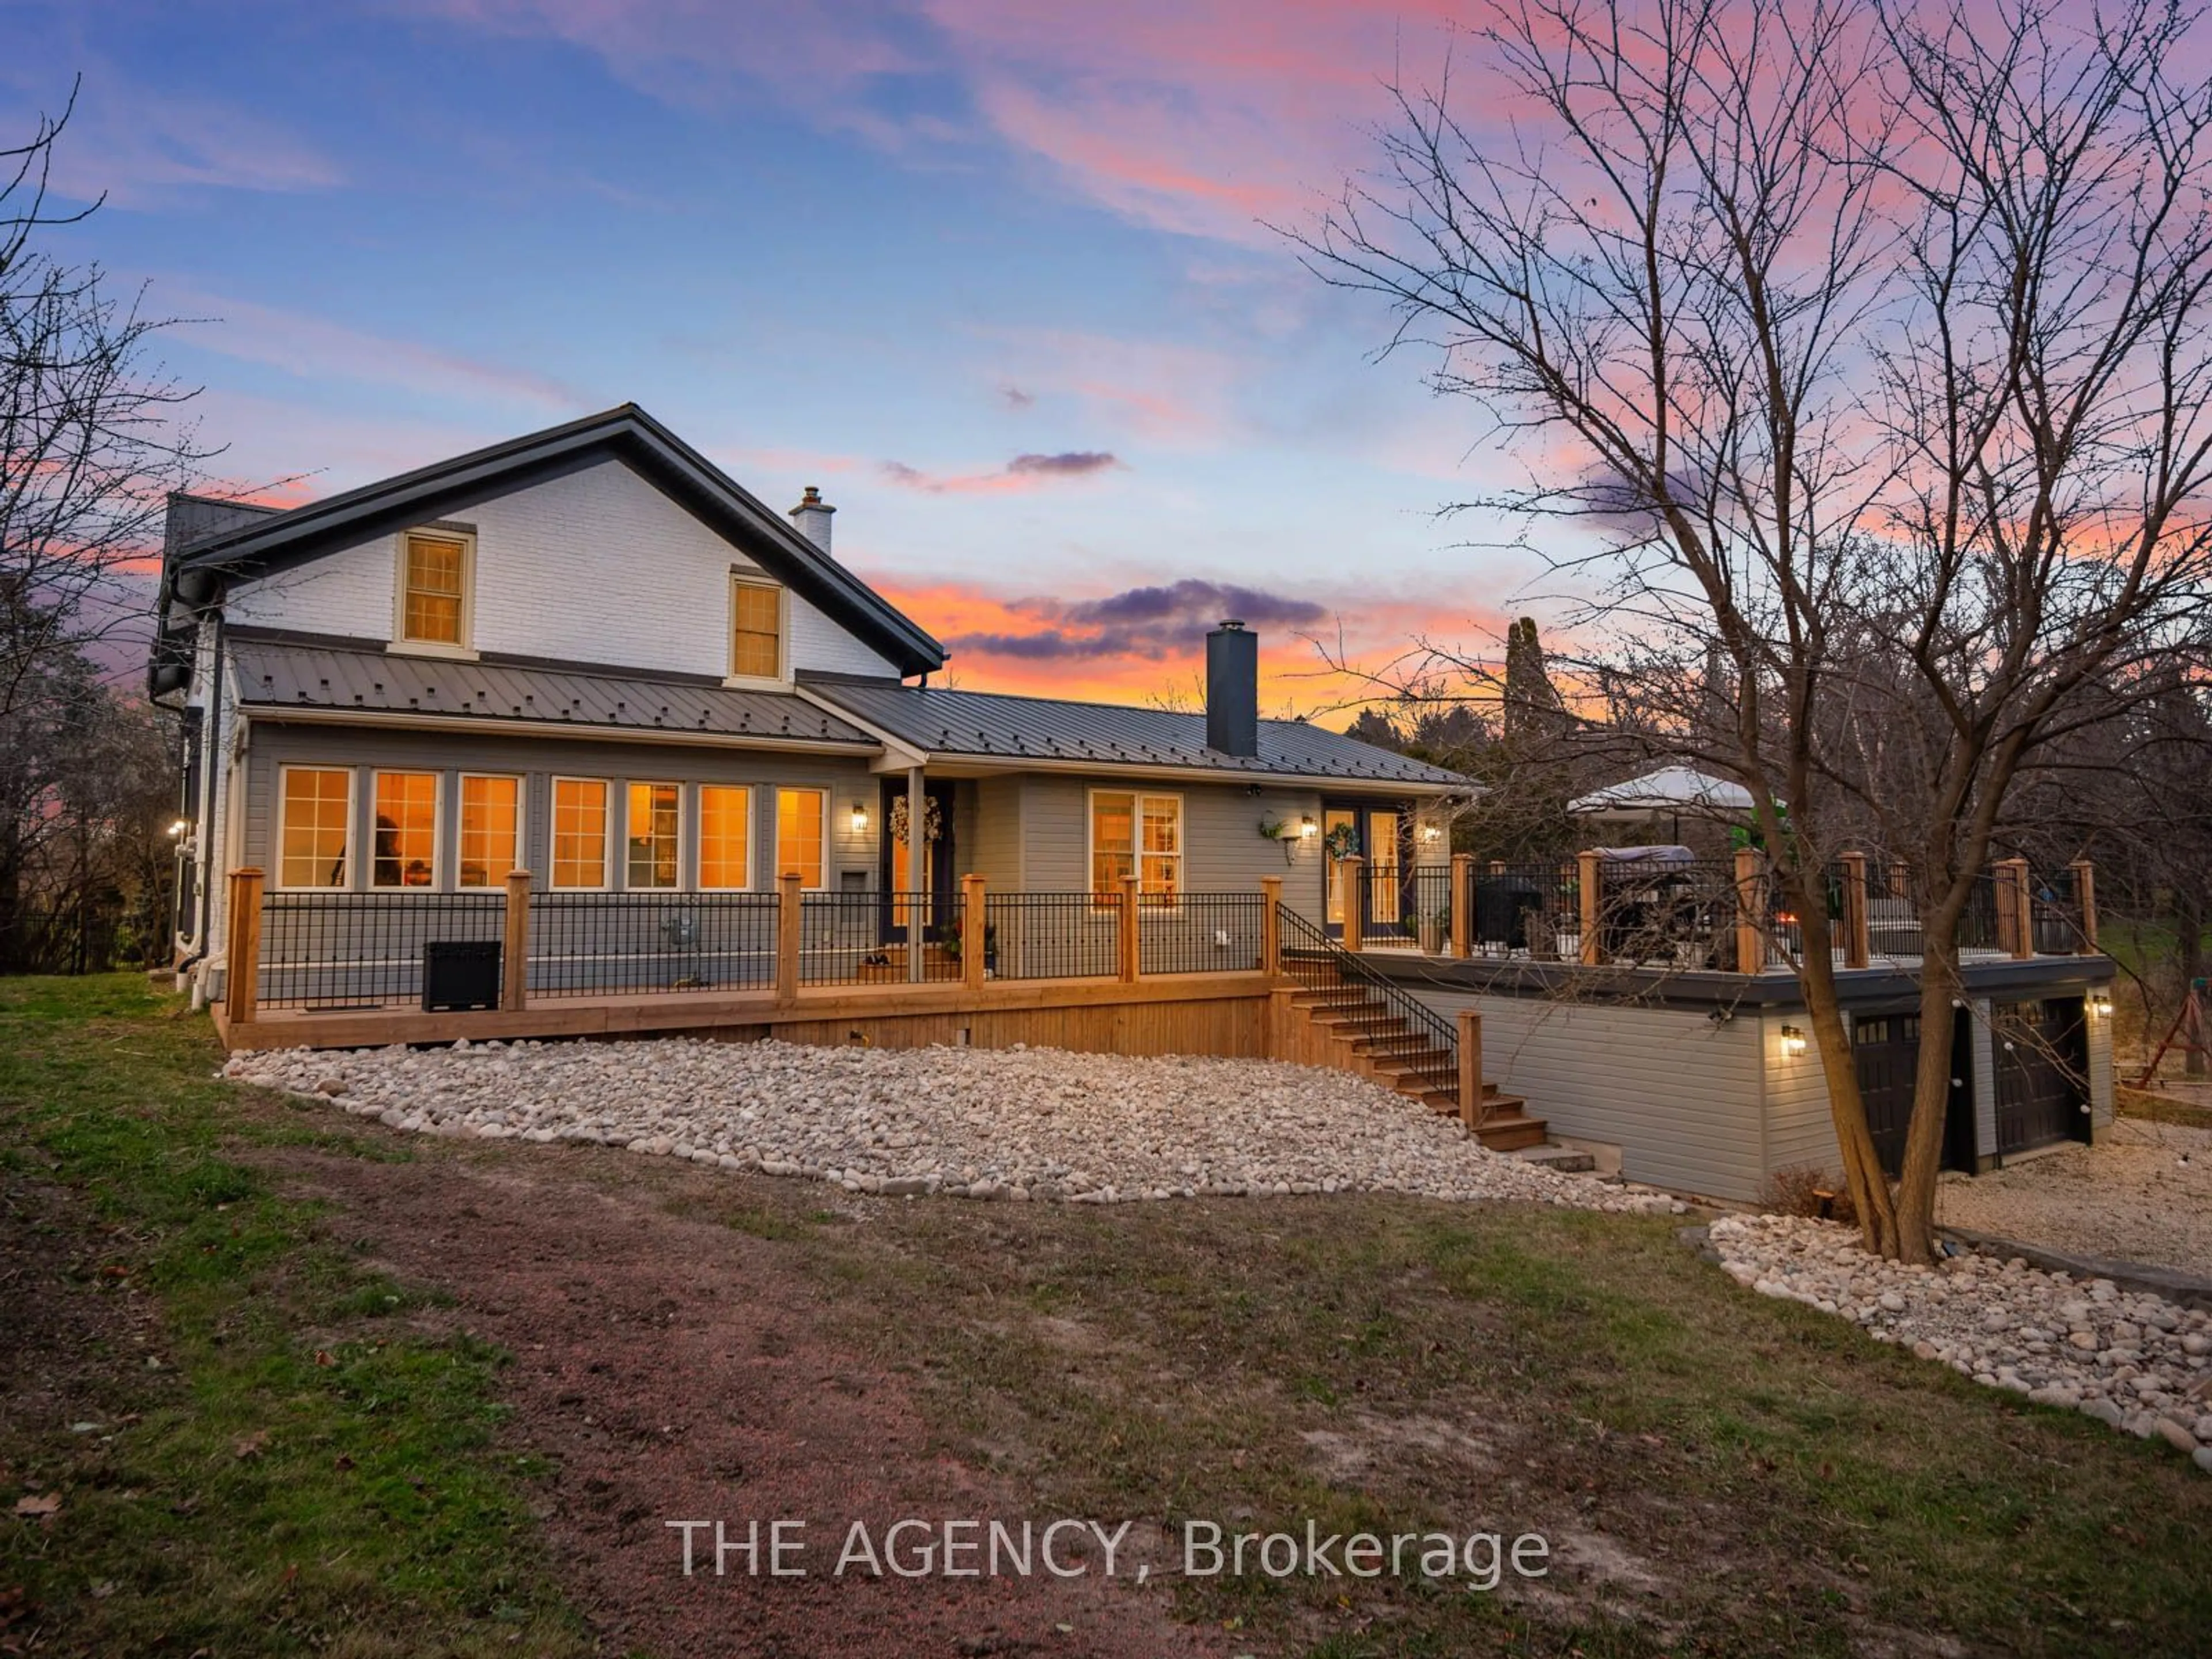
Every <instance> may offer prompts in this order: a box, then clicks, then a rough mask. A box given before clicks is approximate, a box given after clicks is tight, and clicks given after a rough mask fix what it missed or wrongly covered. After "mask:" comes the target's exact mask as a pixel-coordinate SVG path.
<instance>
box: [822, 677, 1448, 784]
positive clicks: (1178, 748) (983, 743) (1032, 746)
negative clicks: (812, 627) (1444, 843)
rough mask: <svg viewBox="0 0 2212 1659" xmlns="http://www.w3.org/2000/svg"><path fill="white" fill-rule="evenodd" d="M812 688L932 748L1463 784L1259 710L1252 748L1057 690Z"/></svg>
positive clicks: (1175, 720) (1190, 724)
mask: <svg viewBox="0 0 2212 1659" xmlns="http://www.w3.org/2000/svg"><path fill="white" fill-rule="evenodd" d="M807 689H808V690H811V691H812V692H813V693H814V694H815V695H816V696H820V697H823V698H824V699H826V700H827V701H829V702H834V703H836V705H837V706H838V707H839V708H843V709H845V710H847V711H848V712H849V713H850V714H853V715H854V717H856V718H857V719H859V720H864V721H866V723H867V724H869V725H870V726H874V727H875V728H876V729H877V730H878V731H880V732H888V733H889V734H890V736H891V737H893V738H896V739H898V740H899V741H900V742H902V743H904V744H909V745H911V746H912V747H914V748H915V749H917V750H922V751H923V752H925V753H927V754H932V755H963V756H988V757H992V758H994V759H998V760H1005V761H1017V762H1018V761H1025V760H1026V761H1074V762H1081V763H1093V764H1099V765H1113V764H1121V765H1134V766H1177V767H1188V768H1191V769H1196V770H1203V771H1209V772H1225V773H1231V774H1234V773H1239V772H1249V773H1279V774H1285V775H1297V776H1302V777H1314V778H1338V779H1343V780H1346V781H1358V782H1371V783H1419V784H1431V785H1437V784H1443V785H1463V784H1465V783H1466V782H1467V781H1468V780H1467V779H1465V778H1463V777H1462V776H1460V775H1458V774H1457V773H1455V772H1447V771H1445V770H1443V769H1442V768H1441V767H1436V766H1431V765H1430V764H1428V763H1426V762H1425V761H1417V760H1413V759H1409V758H1408V757H1406V756H1403V755H1399V754H1394V753H1392V752H1391V751H1390V750H1387V749H1378V748H1376V746H1375V745H1374V744H1366V743H1362V742H1360V741H1359V740H1358V738H1348V737H1346V736H1345V735H1344V734H1343V733H1342V732H1331V731H1328V730H1327V729H1325V728H1323V727H1322V726H1310V725H1308V724H1307V723H1305V722H1304V721H1303V720H1261V722H1260V745H1259V746H1260V752H1259V754H1258V755H1256V756H1253V757H1244V756H1239V755H1225V754H1223V753H1222V752H1221V751H1220V750H1217V749H1209V748H1207V747H1206V716H1205V715H1203V714H1174V713H1170V711H1168V710H1166V709H1161V708H1126V707H1122V706H1121V705H1117V704H1111V703H1091V702H1062V701H1060V699H1058V698H1053V697H1019V696H1004V695H1002V694H1000V693H998V692H991V691H958V690H949V689H939V688H937V687H933V686H911V685H893V684H888V683H885V684H858V683H854V682H852V681H846V680H822V681H814V682H810V683H809V684H808V687H807Z"/></svg>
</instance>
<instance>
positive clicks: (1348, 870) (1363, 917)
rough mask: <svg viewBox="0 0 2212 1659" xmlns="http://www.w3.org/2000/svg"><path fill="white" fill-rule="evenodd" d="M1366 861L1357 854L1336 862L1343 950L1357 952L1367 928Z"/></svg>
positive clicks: (1347, 855)
mask: <svg viewBox="0 0 2212 1659" xmlns="http://www.w3.org/2000/svg"><path fill="white" fill-rule="evenodd" d="M1366 877H1367V860H1365V859H1364V858H1362V857H1360V855H1359V854H1357V853H1351V854H1346V856H1344V857H1343V858H1340V859H1339V860H1337V861H1336V881H1337V887H1338V891H1339V895H1340V896H1339V899H1338V902H1339V903H1340V904H1342V905H1343V907H1344V948H1345V949H1346V950H1347V951H1355V952H1356V951H1358V949H1359V948H1360V946H1361V945H1362V944H1364V939H1363V938H1362V935H1363V934H1364V933H1365V931H1366V927H1367V880H1366Z"/></svg>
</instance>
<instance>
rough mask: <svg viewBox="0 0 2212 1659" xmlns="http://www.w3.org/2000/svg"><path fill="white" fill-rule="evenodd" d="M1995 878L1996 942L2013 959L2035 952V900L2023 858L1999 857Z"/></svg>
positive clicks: (2025, 861)
mask: <svg viewBox="0 0 2212 1659" xmlns="http://www.w3.org/2000/svg"><path fill="white" fill-rule="evenodd" d="M1996 878H1997V943H1998V944H1999V945H2001V946H2002V947H2003V948H2004V949H2006V950H2008V951H2010V952H2011V953H2012V955H2013V957H2015V960H2019V961H2026V960H2027V958H2028V957H2032V956H2033V955H2034V954H2035V900H2034V898H2033V896H2032V895H2031V894H2030V893H2029V891H2028V887H2027V860H2026V859H2000V860H1997V863H1996Z"/></svg>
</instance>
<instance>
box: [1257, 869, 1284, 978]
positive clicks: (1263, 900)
mask: <svg viewBox="0 0 2212 1659" xmlns="http://www.w3.org/2000/svg"><path fill="white" fill-rule="evenodd" d="M1282 908H1283V878H1281V877H1280V876H1262V877H1261V878H1260V971H1261V973H1263V974H1265V975H1267V977H1268V978H1270V979H1273V978H1274V977H1275V975H1278V974H1279V973H1281V972H1282V971H1283V915H1282Z"/></svg>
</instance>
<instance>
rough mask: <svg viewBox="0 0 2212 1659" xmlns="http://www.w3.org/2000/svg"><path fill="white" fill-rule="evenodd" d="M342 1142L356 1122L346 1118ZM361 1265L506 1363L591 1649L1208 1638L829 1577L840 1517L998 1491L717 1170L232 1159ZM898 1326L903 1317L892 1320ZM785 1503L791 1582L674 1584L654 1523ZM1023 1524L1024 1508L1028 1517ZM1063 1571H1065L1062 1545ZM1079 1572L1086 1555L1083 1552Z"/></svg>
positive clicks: (1055, 1609)
mask: <svg viewBox="0 0 2212 1659" xmlns="http://www.w3.org/2000/svg"><path fill="white" fill-rule="evenodd" d="M368 1133H379V1132H374V1131H369V1132H368ZM255 1161H257V1162H258V1163H261V1164H264V1167H268V1168H270V1169H272V1170H276V1172H278V1173H279V1174H280V1175H281V1176H282V1177H283V1184H284V1185H285V1186H286V1187H287V1188H289V1189H290V1190H291V1191H292V1192H294V1193H295V1194H299V1195H301V1196H307V1197H313V1198H316V1199H319V1200H324V1201H325V1202H327V1203H328V1204H329V1205H330V1206H331V1225H332V1227H333V1228H335V1229H337V1230H338V1231H339V1232H340V1234H341V1236H342V1237H346V1238H347V1239H349V1240H350V1241H352V1242H353V1243H355V1244H356V1248H357V1249H360V1250H362V1252H363V1253H364V1254H365V1255H368V1257H370V1258H371V1259H372V1260H373V1261H375V1262H377V1263H380V1264H381V1265H384V1266H386V1267H389V1268H390V1269H391V1270H392V1272H394V1273H397V1274H398V1275H400V1276H401V1277H403V1278H404V1279H407V1280H409V1281H410V1282H413V1283H416V1284H428V1285H434V1286H435V1287H437V1288H439V1289H441V1290H442V1291H445V1292H447V1294H449V1295H450V1296H451V1297H453V1306H452V1307H451V1308H450V1309H448V1310H445V1316H446V1317H447V1319H448V1320H449V1321H450V1322H451V1323H452V1324H453V1325H455V1326H458V1327H459V1328H463V1329H465V1330H467V1331H469V1332H470V1333H471V1334H476V1335H478V1336H481V1337H483V1338H485V1339H487V1340H490V1341H492V1342H495V1343H496V1344H498V1345H500V1346H501V1347H503V1348H505V1349H507V1351H508V1352H511V1353H512V1354H513V1356H514V1358H515V1363H514V1365H513V1371H512V1374H511V1381H510V1383H509V1387H508V1389H507V1392H508V1394H509V1397H510V1398H511V1400H512V1401H513V1406H514V1407H515V1417H514V1419H513V1422H512V1424H511V1425H510V1431H509V1438H510V1440H511V1441H512V1443H513V1445H514V1446H515V1447H516V1449H518V1450H520V1449H527V1450H528V1451H530V1452H531V1453H532V1454H535V1455H538V1456H541V1457H544V1458H546V1459H549V1460H550V1462H551V1464H552V1466H553V1467H552V1473H551V1475H550V1479H549V1480H547V1481H546V1482H545V1483H544V1488H543V1490H544V1494H545V1500H546V1510H545V1514H544V1521H545V1524H546V1526H547V1528H548V1531H549V1533H550V1538H551V1541H552V1543H553V1547H554V1549H555V1551H556V1556H557V1559H558V1560H559V1563H560V1566H561V1569H562V1578H563V1581H564V1582H565V1583H567V1585H568V1587H569V1589H570V1592H571V1595H572V1596H573V1598H574V1600H575V1601H576V1602H577V1604H578V1605H579V1607H580V1609H581V1610H582V1611H583V1612H584V1613H586V1616H587V1617H588V1618H589V1619H590V1620H592V1624H593V1626H594V1627H595V1628H596V1629H597V1630H598V1631H599V1632H600V1633H601V1635H602V1638H603V1639H604V1640H605V1645H606V1650H607V1651H609V1652H611V1653H622V1652H627V1651H630V1650H633V1649H635V1650H643V1651H647V1652H650V1653H653V1654H656V1655H665V1656H691V1655H696V1656H702V1659H704V1656H714V1659H726V1656H734V1655H740V1654H742V1655H747V1656H757V1659H799V1656H809V1659H812V1656H829V1655H852V1656H872V1655H883V1656H886V1659H889V1656H910V1655H924V1654H948V1655H966V1654H975V1655H981V1654H1002V1655H1022V1654H1029V1653H1043V1652H1051V1653H1054V1654H1082V1655H1097V1656H1102V1659H1122V1656H1127V1659H1139V1656H1145V1659H1165V1656H1177V1655H1202V1654H1211V1653H1214V1652H1216V1651H1220V1650H1218V1649H1217V1648H1216V1647H1215V1646H1213V1645H1211V1644H1208V1643H1207V1642H1206V1640H1205V1639H1204V1638H1203V1636H1202V1634H1201V1633H1199V1632H1194V1631H1192V1630H1191V1629H1189V1628H1188V1627H1187V1626H1178V1625H1176V1624H1174V1623H1172V1622H1171V1621H1170V1618H1169V1617H1168V1611H1169V1610H1168V1607H1167V1598H1166V1595H1164V1590H1163V1589H1162V1588H1161V1587H1158V1586H1151V1587H1146V1588H1144V1589H1139V1588H1137V1587H1135V1586H1133V1585H1131V1584H1126V1583H1120V1582H1118V1581H1117V1582H1114V1583H1108V1582H1106V1581H1105V1580H1103V1577H1089V1576H1086V1577H1080V1578H1056V1577H1051V1576H1048V1575H1046V1574H1044V1573H1042V1572H1041V1571H1040V1572H1038V1573H1036V1576H1034V1577H1029V1578H1021V1577H999V1578H995V1579H994V1578H982V1579H979V1580H968V1581H963V1580H957V1579H939V1578H932V1579H931V1580H930V1581H929V1583H930V1591H929V1593H927V1594H917V1593H916V1591H915V1585H914V1584H912V1583H908V1581H906V1580H904V1579H902V1578H898V1577H890V1576H889V1575H886V1576H885V1577H883V1578H881V1579H878V1578H874V1577H864V1576H858V1575H855V1576H853V1577H847V1578H845V1579H842V1580H838V1579H832V1578H830V1577H827V1576H826V1575H827V1573H828V1571H829V1568H830V1567H831V1566H833V1565H834V1564H835V1559H836V1555H837V1553H838V1551H839V1547H840V1545H841V1544H842V1541H843V1540H844V1538H845V1536H846V1534H847V1530H848V1527H849V1525H850V1523H851V1522H854V1521H865V1522H867V1523H868V1525H869V1528H870V1535H871V1537H872V1539H873V1540H876V1541H880V1540H881V1539H882V1537H883V1534H884V1531H885V1529H886V1528H888V1527H889V1526H890V1524H891V1523H892V1522H896V1521H897V1520H899V1519H902V1518H903V1517H907V1516H919V1517H927V1518H931V1519H939V1518H942V1517H963V1516H985V1517H1012V1516H1018V1515H1020V1514H1021V1513H1022V1512H1023V1504H1022V1498H1023V1494H1022V1493H1020V1492H1018V1491H1017V1490H1016V1489H1015V1488H1014V1487H1013V1486H1012V1484H1011V1483H1010V1482H1008V1481H1006V1480H1004V1479H1003V1478H1000V1477H998V1476H994V1475H993V1474H989V1473H987V1472H985V1471H982V1470H980V1469H978V1468H975V1467H973V1466H971V1465H970V1464H969V1463H968V1462H963V1460H962V1459H961V1458H960V1457H959V1456H957V1455H955V1454H954V1453H953V1452H952V1450H951V1449H949V1448H948V1447H946V1446H945V1445H944V1444H942V1443H939V1442H937V1441H936V1440H934V1439H933V1437H932V1435H931V1433H930V1431H928V1429H927V1427H926V1426H925V1425H924V1424H923V1422H922V1419H921V1416H920V1415H919V1414H918V1413H917V1412H916V1410H915V1406H914V1403H913V1401H912V1400H911V1399H910V1398H909V1392H908V1389H907V1387H906V1386H905V1383H904V1379H902V1377H900V1376H897V1375H895V1374H893V1373H891V1372H890V1371H887V1370H885V1369H884V1367H883V1366H882V1364H880V1363H879V1362H878V1361H877V1360H875V1359H872V1358H870V1357H868V1356H866V1355H865V1354H863V1353H861V1352H857V1351H855V1349H854V1348H853V1347H852V1346H848V1345H844V1344H841V1342H840V1341H839V1340H837V1339H836V1337H835V1336H834V1335H832V1334H829V1331H828V1329H827V1328H826V1325H827V1323H828V1322H827V1321H826V1320H825V1316H824V1315H825V1310H824V1308H823V1300H822V1297H821V1294H820V1292H819V1291H818V1289H817V1288H815V1287H814V1286H812V1285H810V1284H809V1283H808V1282H807V1281H806V1279H805V1278H804V1277H803V1276H802V1275H799V1274H795V1273H793V1272H792V1270H791V1268H790V1266H789V1265H788V1261H787V1253H785V1252H783V1251H781V1250H779V1249H778V1248H777V1247H776V1245H775V1243H772V1242H770V1241H769V1240H766V1239H763V1238H761V1237H755V1236H752V1235H751V1234H750V1233H748V1232H747V1231H744V1230H743V1224H744V1221H745V1220H747V1219H750V1220H751V1221H752V1224H753V1225H755V1226H756V1227H757V1228H758V1229H759V1230H761V1231H768V1232H771V1233H774V1232H778V1231H782V1229H783V1226H784V1225H793V1224H784V1223H781V1222H780V1221H779V1220H778V1218H775V1217H773V1216H770V1215H769V1214H768V1213H767V1212H763V1213H761V1214H760V1215H759V1216H757V1217H753V1218H745V1217H740V1225H738V1226H733V1225H731V1222H730V1217H731V1215H732V1212H733V1211H734V1210H735V1209H736V1208H737V1207H738V1206H736V1204H735V1202H734V1201H733V1200H734V1195H735V1192H736V1187H737V1183H735V1182H732V1178H731V1177H729V1176H724V1175H720V1174H719V1173H717V1174H708V1173H706V1172H703V1171H697V1170H687V1169H684V1168H681V1167H679V1166H676V1165H673V1164H665V1163H663V1162H662V1161H660V1160H653V1161H650V1162H648V1161H647V1160H643V1159H640V1158H634V1157H629V1156H626V1155H624V1154H622V1153H618V1152H587V1151H570V1150H567V1149H558V1148H539V1147H532V1148H528V1149H500V1150H495V1151H492V1150H478V1149H475V1148H470V1149H465V1150H451V1149H448V1148H447V1147H445V1146H439V1147H437V1148H436V1149H435V1151H434V1152H432V1153H431V1155H429V1156H426V1157H422V1158H416V1159H415V1160H413V1161H410V1162H407V1163H400V1164H393V1163H388V1162H372V1161H368V1160H364V1159H358V1158H348V1157H344V1156H333V1155H331V1154H328V1153H325V1152H307V1151H301V1150H297V1149H294V1150H288V1151H283V1152H264V1153H261V1154H258V1155H257V1156H256V1158H255ZM910 1315H911V1316H912V1317H913V1318H914V1319H915V1320H916V1321H924V1320H927V1317H928V1311H927V1310H926V1309H922V1308H915V1309H913V1310H910ZM777 1517H787V1518H793V1519H801V1520H804V1521H805V1522H807V1523H808V1524H807V1528H806V1530H805V1533H804V1534H789V1535H790V1536H793V1537H800V1538H803V1539H804V1540H805V1542H806V1545H807V1550H806V1553H805V1555H804V1556H803V1557H793V1558H792V1559H791V1563H790V1564H791V1565H805V1566H807V1567H808V1568H809V1570H810V1576H808V1577H805V1578H790V1579H781V1580H777V1579H773V1578H770V1577H768V1576H766V1573H765V1567H766V1565H767V1563H766V1561H765V1559H763V1560H762V1565H763V1576H762V1577H758V1578H748V1577H744V1568H743V1565H742V1558H738V1557H734V1556H733V1557H732V1558H731V1559H730V1571H731V1574H732V1576H730V1577H723V1578H721V1579H719V1580H718V1579H717V1578H715V1577H713V1576H712V1574H711V1565H710V1563H711V1561H712V1559H713V1556H712V1552H711V1549H710V1547H709V1539H710V1534H708V1532H705V1531H700V1532H698V1533H696V1534H694V1537H695V1540H696V1550H697V1553H696V1558H695V1559H696V1565H697V1567H698V1569H699V1570H698V1571H697V1572H696V1574H695V1575H694V1576H692V1577H688V1578H687V1577H684V1574H683V1572H682V1570H681V1568H682V1541H683V1537H684V1534H682V1533H681V1532H679V1531H677V1530H673V1529H671V1528H669V1527H668V1526H667V1524H666V1523H667V1522H671V1521H678V1520H703V1521H709V1522H711V1521H715V1520H720V1521H723V1522H726V1523H727V1531H726V1534H725V1535H726V1538H731V1539H735V1538H738V1537H739V1536H742V1535H743V1534H744V1531H745V1528H746V1524H747V1523H748V1522H750V1521H752V1520H755V1519H758V1520H760V1521H761V1522H763V1531H765V1526H766V1523H767V1522H769V1521H770V1520H772V1519H774V1518H777ZM1047 1518H1049V1517H1043V1516H1039V1517H1038V1520H1039V1522H1040V1523H1042V1521H1043V1520H1045V1519H1047ZM1066 1543H1067V1547H1066V1549H1064V1550H1063V1552H1062V1559H1066V1560H1072V1559H1073V1557H1074V1556H1075V1554H1076V1553H1077V1552H1076V1547H1075V1546H1076V1543H1077V1541H1076V1540H1075V1539H1074V1538H1073V1537H1072V1536H1071V1537H1069V1538H1068V1539H1067V1540H1066ZM1092 1556H1093V1562H1092V1565H1093V1566H1094V1569H1095V1568H1096V1566H1097V1559H1096V1557H1097V1551H1096V1548H1095V1546H1094V1547H1093V1550H1092Z"/></svg>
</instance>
